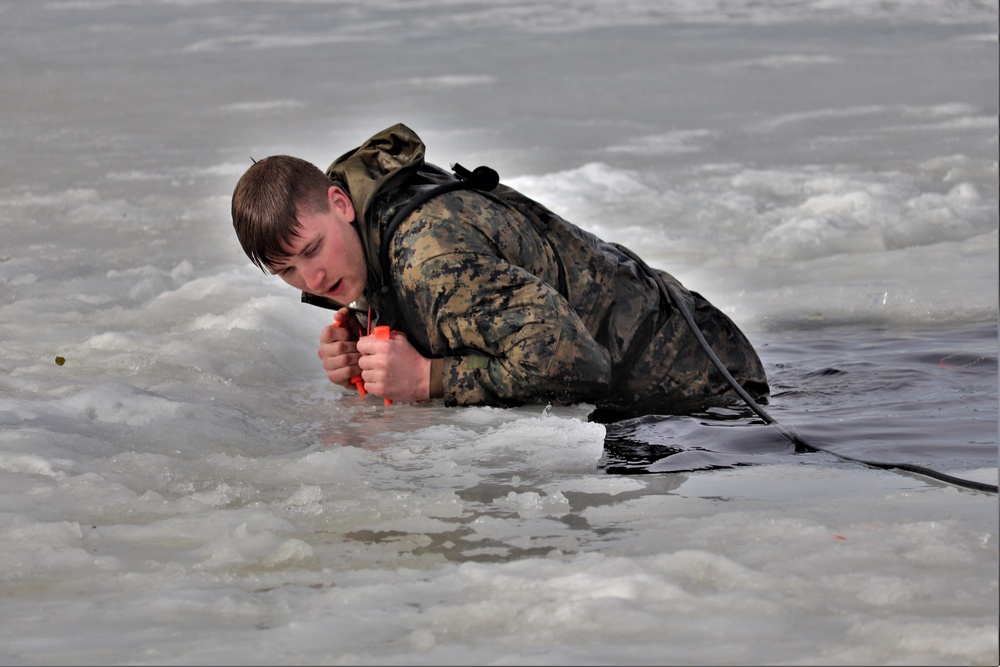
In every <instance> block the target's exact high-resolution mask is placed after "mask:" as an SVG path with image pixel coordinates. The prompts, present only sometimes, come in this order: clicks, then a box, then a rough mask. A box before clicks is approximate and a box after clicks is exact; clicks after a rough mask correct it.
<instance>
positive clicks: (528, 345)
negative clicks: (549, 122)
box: [368, 165, 768, 414]
mask: <svg viewBox="0 0 1000 667" xmlns="http://www.w3.org/2000/svg"><path fill="white" fill-rule="evenodd" d="M428 166H430V165H428ZM416 181H417V182H419V181H420V179H419V177H418V178H417V179H416ZM415 187H421V186H410V187H403V188H397V189H393V190H392V191H390V192H388V193H382V195H381V196H380V197H379V198H378V200H377V201H376V202H375V204H374V205H373V206H372V208H371V211H370V216H369V220H368V224H370V225H374V226H376V229H378V230H379V231H380V229H383V228H384V227H385V225H386V224H387V221H388V220H389V219H391V217H392V214H393V212H394V211H395V210H397V209H398V208H400V207H401V206H402V205H403V204H405V202H406V201H407V200H408V199H409V198H411V197H412V196H413V194H414V188H415ZM370 231H372V232H374V233H373V236H378V235H379V231H375V230H370ZM390 253H391V254H390V257H391V259H390V264H391V269H390V273H391V291H392V294H393V296H394V299H391V300H392V301H394V302H395V303H392V304H384V305H386V306H389V305H391V306H393V307H391V308H388V310H389V311H394V312H395V320H398V321H394V322H393V326H394V327H395V328H396V329H400V330H402V331H405V332H406V334H407V336H408V337H409V339H410V341H411V342H413V343H414V345H415V346H416V347H417V348H418V349H420V350H421V351H422V352H423V353H424V354H425V355H428V356H431V357H436V358H440V359H442V363H443V377H442V384H443V390H444V400H445V403H446V404H447V405H479V404H485V405H516V404H521V403H531V402H546V401H553V402H558V403H575V402H587V403H593V404H595V405H598V406H600V407H605V408H609V409H614V410H619V411H621V412H622V413H627V414H645V413H660V414H666V413H683V412H690V411H692V410H697V409H699V408H703V407H706V406H709V405H716V404H726V403H733V402H734V401H737V400H738V398H737V397H736V394H735V393H734V392H732V390H731V389H730V388H729V386H728V384H727V383H726V381H725V379H724V378H723V377H722V375H721V374H720V373H719V372H718V371H717V370H715V368H714V367H713V366H712V364H711V361H710V360H709V358H708V356H707V355H706V354H705V352H704V351H703V350H702V349H701V348H700V346H699V345H698V342H697V340H696V339H695V337H694V335H693V334H692V333H691V332H690V330H689V328H688V326H687V324H686V322H684V320H683V319H682V318H681V315H680V313H678V312H676V310H675V309H674V308H673V307H672V306H671V305H670V304H669V301H668V300H667V299H666V298H665V296H664V295H663V294H661V291H660V289H659V287H658V285H657V283H656V280H655V279H654V278H653V277H652V276H650V275H648V273H647V272H645V271H644V270H643V269H642V268H640V267H639V266H638V265H637V264H636V262H635V261H633V260H632V259H630V258H629V257H628V256H627V254H625V253H624V252H622V251H621V250H619V249H618V248H617V247H615V246H614V245H612V244H608V243H605V242H603V241H602V240H600V239H599V238H597V237H596V236H594V235H592V234H590V233H588V232H586V231H584V230H581V229H580V228H578V227H576V226H575V225H572V224H570V223H569V222H567V221H565V220H563V219H562V218H560V217H559V216H557V215H555V214H553V213H552V212H551V211H548V210H547V209H546V208H545V207H543V206H541V205H540V204H538V203H537V202H535V201H533V200H531V199H528V198H527V197H524V196H523V195H521V194H520V193H518V192H516V191H514V190H512V189H510V188H506V187H504V186H500V187H499V188H497V190H495V191H493V192H491V193H487V194H484V193H479V192H474V191H470V190H460V191H457V192H453V193H448V194H444V195H441V196H438V197H436V198H434V199H432V200H430V201H428V202H427V203H425V204H424V205H423V206H421V207H420V208H419V209H418V210H417V211H416V212H415V213H413V214H412V215H411V216H410V218H409V219H408V220H407V221H405V222H404V223H403V224H402V225H401V226H400V228H399V230H398V231H397V233H396V234H395V235H394V237H393V239H392V243H391V245H390ZM371 260H374V261H377V260H375V259H374V258H370V261H371ZM660 275H661V276H662V277H663V278H664V279H665V280H668V281H673V282H674V283H675V284H677V285H678V286H679V283H677V282H676V280H675V279H674V278H673V277H672V276H670V275H669V274H666V273H663V272H660ZM680 289H681V292H682V293H683V294H684V295H685V297H686V298H687V299H688V306H689V308H690V309H691V310H692V312H693V313H694V314H695V317H696V319H697V321H698V322H699V324H700V326H701V327H702V330H703V333H704V335H705V337H706V338H707V340H708V341H709V343H710V344H711V345H712V347H713V349H714V350H715V352H716V354H717V355H718V356H719V357H720V359H721V360H722V361H723V363H725V364H726V365H727V368H728V369H729V371H730V373H732V374H733V376H734V377H735V378H736V379H737V380H738V381H740V382H741V384H743V385H744V387H745V388H746V389H747V391H749V392H750V393H751V395H754V396H758V397H764V396H766V394H767V391H768V389H767V380H766V377H765V374H764V370H763V366H762V364H761V363H760V359H759V358H758V357H757V354H756V352H754V350H753V348H752V346H751V345H750V343H749V342H748V341H747V339H746V338H745V337H744V336H743V334H742V332H740V331H739V329H738V328H737V327H736V325H735V324H734V323H733V322H732V321H731V320H730V319H729V318H728V317H727V316H726V315H725V314H723V313H722V312H720V311H719V310H717V309H716V308H714V307H713V306H712V305H711V304H710V303H708V302H707V301H706V300H705V299H703V298H701V297H700V296H699V295H697V294H693V293H691V292H688V291H687V290H685V289H683V287H681V288H680ZM373 299H374V300H375V301H376V302H378V301H383V302H384V300H385V299H384V296H383V297H382V298H379V295H373Z"/></svg>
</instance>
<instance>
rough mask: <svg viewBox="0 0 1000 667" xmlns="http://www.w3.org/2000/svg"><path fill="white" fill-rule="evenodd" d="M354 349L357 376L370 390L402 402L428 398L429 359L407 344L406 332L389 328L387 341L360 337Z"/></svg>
mask: <svg viewBox="0 0 1000 667" xmlns="http://www.w3.org/2000/svg"><path fill="white" fill-rule="evenodd" d="M357 351H358V352H360V353H361V359H360V360H358V365H359V366H360V367H361V370H362V373H361V377H362V378H364V380H365V388H366V389H367V390H368V391H369V392H370V393H372V394H375V395H376V396H381V397H383V398H388V399H392V400H393V401H397V402H403V403H412V402H415V401H425V400H427V399H429V398H430V395H431V389H430V368H431V360H430V359H427V358H426V357H423V356H421V354H420V353H419V352H417V350H416V348H414V347H413V346H412V345H410V341H408V340H407V339H406V334H404V333H401V332H399V331H393V332H392V335H391V337H390V338H389V339H388V340H386V339H380V338H376V337H375V336H362V337H361V338H360V339H359V340H358V343H357Z"/></svg>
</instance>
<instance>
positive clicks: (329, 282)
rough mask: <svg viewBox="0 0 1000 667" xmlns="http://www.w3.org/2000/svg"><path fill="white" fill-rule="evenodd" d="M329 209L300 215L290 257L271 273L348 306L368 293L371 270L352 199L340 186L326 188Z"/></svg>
mask: <svg viewBox="0 0 1000 667" xmlns="http://www.w3.org/2000/svg"><path fill="white" fill-rule="evenodd" d="M327 203H328V204H329V206H328V209H327V210H326V211H321V212H318V213H305V212H300V213H299V214H298V221H299V230H298V233H299V236H298V237H297V238H294V239H292V243H291V245H290V247H289V248H288V251H289V256H288V258H287V259H285V260H282V261H281V262H278V263H277V264H274V265H271V266H270V267H269V268H270V270H271V273H272V274H274V275H276V276H278V277H280V278H281V279H282V280H284V281H285V282H286V283H288V284H289V285H291V286H292V287H294V288H296V289H298V290H301V291H303V292H309V293H310V294H316V295H318V296H324V297H327V298H329V299H333V300H334V301H336V302H337V303H339V304H341V305H345V306H346V305H347V304H349V303H351V302H352V301H355V300H357V299H360V298H361V297H362V296H363V295H364V293H365V283H366V282H367V278H368V272H367V267H366V265H365V256H364V253H363V252H362V250H361V238H360V237H359V236H358V231H357V229H355V227H354V225H353V224H352V223H353V222H354V206H353V204H352V203H351V199H350V198H349V197H348V196H347V194H346V193H344V191H343V190H341V189H340V188H338V187H337V186H331V187H330V189H329V190H328V191H327Z"/></svg>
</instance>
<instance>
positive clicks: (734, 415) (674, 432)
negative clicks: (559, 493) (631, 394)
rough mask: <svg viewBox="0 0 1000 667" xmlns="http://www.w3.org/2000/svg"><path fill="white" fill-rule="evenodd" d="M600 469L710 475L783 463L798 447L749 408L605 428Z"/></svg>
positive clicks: (655, 417) (629, 421)
mask: <svg viewBox="0 0 1000 667" xmlns="http://www.w3.org/2000/svg"><path fill="white" fill-rule="evenodd" d="M606 428H607V435H606V437H605V439H604V456H603V457H602V458H601V462H600V466H601V467H602V468H603V469H604V470H605V472H607V473H610V474H633V475H634V474H645V473H657V472H682V471H691V470H712V469H718V468H732V467H736V466H746V465H757V464H762V463H782V462H787V461H788V455H789V454H793V453H796V446H795V445H794V444H792V443H791V442H789V441H788V440H787V439H785V438H784V437H783V436H782V435H781V434H780V433H778V432H777V431H775V430H773V429H771V428H768V427H767V425H766V424H765V423H764V422H763V421H762V420H761V419H760V418H759V417H757V416H756V415H754V414H753V412H752V411H751V410H750V409H749V408H712V409H711V410H708V411H705V412H703V413H699V414H695V415H691V416H681V415H646V416H643V417H636V418H633V419H625V420H622V421H618V422H614V423H611V424H607V426H606Z"/></svg>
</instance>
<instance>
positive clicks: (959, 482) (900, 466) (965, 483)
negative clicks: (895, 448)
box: [653, 274, 997, 493]
mask: <svg viewBox="0 0 1000 667" xmlns="http://www.w3.org/2000/svg"><path fill="white" fill-rule="evenodd" d="M653 275H656V274H653ZM657 278H659V276H657ZM660 282H661V283H663V286H664V287H665V288H666V289H667V291H668V292H669V294H670V297H671V298H672V299H673V300H674V303H675V304H676V305H677V309H678V310H680V312H681V315H682V316H683V317H684V321H686V322H687V323H688V326H689V327H691V331H693V332H694V335H695V337H696V338H697V339H698V343H699V344H700V345H701V347H702V349H703V350H705V353H706V354H708V358H709V359H711V360H712V364H714V365H715V368H716V369H717V370H718V371H719V372H720V373H722V376H723V377H724V378H726V382H728V383H729V384H730V386H732V388H733V389H734V390H735V391H736V393H737V394H739V395H740V398H742V399H743V400H744V401H745V402H746V404H747V405H749V406H750V409H751V410H753V411H754V412H756V413H757V414H758V415H759V416H760V418H761V419H763V420H764V421H765V422H767V423H768V424H769V425H770V426H771V427H772V428H774V430H776V431H777V432H778V433H780V434H781V435H783V436H784V437H785V438H787V439H788V440H790V441H791V442H793V443H795V444H797V445H801V446H804V447H807V448H809V449H812V450H815V451H819V452H825V453H826V454H832V455H834V456H836V457H838V458H841V459H844V460H845V461H853V462H855V463H862V464H864V465H866V466H871V467H873V468H881V469H883V470H891V469H893V468H895V469H897V470H906V471H907V472H913V473H917V474H918V475H924V476H926V477H932V478H934V479H936V480H939V481H942V482H947V483H948V484H954V485H955V486H961V487H965V488H967V489H973V490H975V491H986V492H988V493H997V487H996V485H995V484H986V483H984V482H976V481H974V480H970V479H962V478H961V477H954V476H952V475H947V474H945V473H943V472H938V471H937V470H932V469H931V468H925V467H924V466H918V465H914V464H912V463H887V462H884V461H869V460H867V459H859V458H855V457H853V456H846V455H844V454H838V453H837V452H833V451H830V450H829V449H823V448H822V447H817V446H816V445H813V444H811V443H808V442H806V441H805V440H803V439H802V438H801V437H799V436H798V435H796V434H795V433H793V432H791V431H790V430H789V429H787V428H785V427H784V426H782V425H781V424H780V423H778V421H777V420H776V419H774V418H773V417H772V416H771V415H769V414H768V413H767V412H766V411H765V410H764V408H762V407H761V406H760V405H759V404H758V403H757V401H755V400H753V398H751V397H750V394H748V393H747V392H746V390H745V389H743V387H741V386H740V383H739V382H737V381H736V378H734V377H733V376H732V374H731V373H730V372H729V370H728V369H726V367H725V365H724V364H723V363H722V361H721V360H720V359H719V357H718V355H716V354H715V352H714V351H713V350H712V347H711V346H710V345H709V344H708V341H707V340H705V336H704V335H703V334H702V333H701V329H699V327H698V324H697V322H695V321H694V316H692V315H691V310H690V309H689V308H688V307H687V304H686V303H684V301H683V299H682V297H681V295H680V294H678V293H677V292H676V291H675V290H674V289H673V286H671V285H668V284H667V283H666V282H665V281H662V280H661V281H660Z"/></svg>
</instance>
